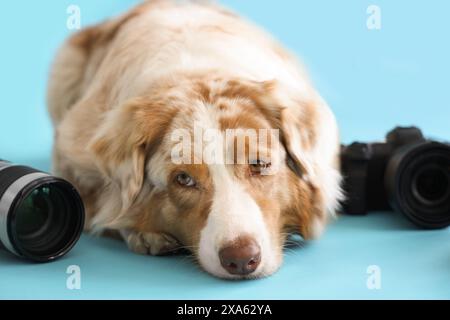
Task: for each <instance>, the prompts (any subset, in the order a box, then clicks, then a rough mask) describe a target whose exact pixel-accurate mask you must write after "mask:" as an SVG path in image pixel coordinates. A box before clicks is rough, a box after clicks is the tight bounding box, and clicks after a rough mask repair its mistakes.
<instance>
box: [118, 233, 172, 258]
mask: <svg viewBox="0 0 450 320" xmlns="http://www.w3.org/2000/svg"><path fill="white" fill-rule="evenodd" d="M125 241H126V243H127V245H128V248H129V249H130V250H131V251H133V252H136V253H139V254H145V255H153V256H156V255H164V254H168V253H171V252H174V251H175V250H177V249H178V248H179V247H180V244H179V243H178V241H177V240H176V239H175V238H173V237H171V236H169V235H167V234H165V233H153V232H148V233H143V232H129V233H128V234H127V236H126V237H125Z"/></svg>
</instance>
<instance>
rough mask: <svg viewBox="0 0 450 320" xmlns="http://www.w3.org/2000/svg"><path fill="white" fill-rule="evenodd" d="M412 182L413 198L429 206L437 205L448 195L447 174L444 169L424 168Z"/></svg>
mask: <svg viewBox="0 0 450 320" xmlns="http://www.w3.org/2000/svg"><path fill="white" fill-rule="evenodd" d="M448 170H450V168H449V169H448ZM448 170H447V171H448ZM413 181H414V182H413V188H414V194H415V196H416V197H417V198H418V200H420V201H423V202H428V203H430V205H435V204H439V203H441V202H442V201H445V199H446V198H447V196H448V195H450V182H449V173H448V172H446V170H445V167H438V166H435V165H429V166H426V167H425V168H423V169H421V170H420V171H419V172H418V173H417V175H416V176H415V179H414V180H413Z"/></svg>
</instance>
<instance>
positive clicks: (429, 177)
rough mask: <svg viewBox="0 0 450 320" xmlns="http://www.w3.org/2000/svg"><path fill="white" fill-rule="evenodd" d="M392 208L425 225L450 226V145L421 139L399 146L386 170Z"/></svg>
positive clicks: (386, 181)
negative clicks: (414, 142)
mask: <svg viewBox="0 0 450 320" xmlns="http://www.w3.org/2000/svg"><path fill="white" fill-rule="evenodd" d="M385 189H386V192H387V196H388V198H389V202H390V204H391V206H392V207H393V208H395V209H396V210H397V211H399V212H402V213H403V214H404V215H405V216H406V217H407V218H408V219H410V220H411V221H412V222H413V223H415V224H416V225H418V226H420V227H422V228H426V229H440V228H445V227H448V226H450V146H449V145H446V144H443V143H438V142H432V141H429V142H421V143H417V144H410V145H406V146H404V147H402V148H400V149H398V150H397V151H396V152H395V153H394V155H393V156H392V157H391V159H390V160H389V163H388V165H387V169H386V172H385Z"/></svg>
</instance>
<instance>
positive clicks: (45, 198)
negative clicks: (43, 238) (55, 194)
mask: <svg viewBox="0 0 450 320" xmlns="http://www.w3.org/2000/svg"><path fill="white" fill-rule="evenodd" d="M54 209H55V208H54V206H53V203H52V199H51V195H50V187H48V186H41V187H39V188H37V189H35V190H33V191H32V192H31V194H29V195H28V196H27V197H26V198H25V199H24V200H22V202H21V203H20V205H19V207H18V208H17V210H16V230H17V233H18V235H19V237H20V238H31V237H33V236H35V235H36V234H38V233H39V232H42V231H43V230H45V227H46V225H47V224H48V223H49V222H50V221H51V217H52V216H53V211H54Z"/></svg>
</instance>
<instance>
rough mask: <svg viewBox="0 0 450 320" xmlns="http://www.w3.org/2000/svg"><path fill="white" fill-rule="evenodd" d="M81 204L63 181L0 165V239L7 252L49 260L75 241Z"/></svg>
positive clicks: (25, 168)
mask: <svg viewBox="0 0 450 320" xmlns="http://www.w3.org/2000/svg"><path fill="white" fill-rule="evenodd" d="M83 224H84V207H83V204H82V201H81V198H80V196H79V194H78V193H77V191H76V190H75V189H74V187H73V186H72V185H71V184H69V183H68V182H67V181H65V180H63V179H60V178H56V177H52V176H49V175H47V174H45V173H42V172H39V171H36V170H34V169H31V168H28V167H23V166H9V167H7V168H4V169H3V170H2V168H1V167H0V241H1V242H2V243H3V245H4V246H5V247H6V248H7V249H8V250H9V251H11V252H13V253H15V254H16V255H19V256H23V257H26V258H28V259H31V260H34V261H40V262H45V261H51V260H54V259H56V258H58V257H61V256H63V255H64V254H65V253H67V252H68V251H69V250H70V249H71V248H72V247H73V246H74V245H75V243H76V242H77V240H78V239H79V236H80V234H81V231H82V228H83Z"/></svg>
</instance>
